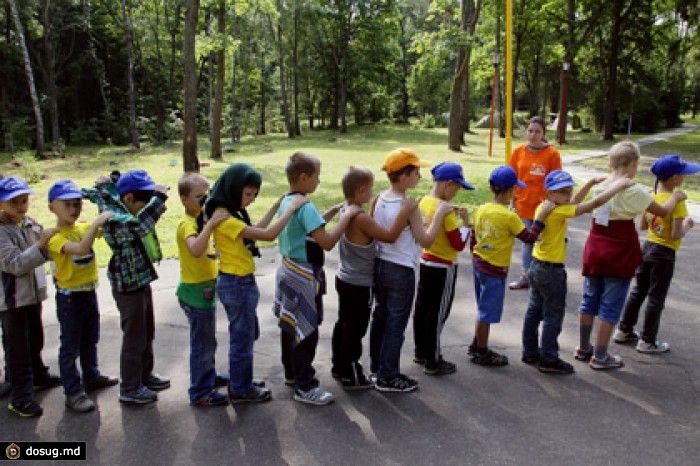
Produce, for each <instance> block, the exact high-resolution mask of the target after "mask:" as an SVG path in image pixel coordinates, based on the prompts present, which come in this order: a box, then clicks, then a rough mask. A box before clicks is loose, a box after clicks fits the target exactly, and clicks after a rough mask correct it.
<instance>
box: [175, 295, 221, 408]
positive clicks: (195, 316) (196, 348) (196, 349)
mask: <svg viewBox="0 0 700 466" xmlns="http://www.w3.org/2000/svg"><path fill="white" fill-rule="evenodd" d="M179 302H180V307H181V308H182V310H183V311H184V313H185V315H186V316H187V321H188V322H189V324H190V388H189V389H188V390H187V393H188V394H189V396H190V402H191V403H197V402H198V401H201V400H202V399H204V398H206V397H207V396H208V395H209V394H210V393H211V392H212V390H214V381H215V379H216V365H215V362H214V358H215V356H216V308H209V309H202V308H197V307H192V306H189V305H187V304H185V303H184V302H183V301H182V300H179Z"/></svg>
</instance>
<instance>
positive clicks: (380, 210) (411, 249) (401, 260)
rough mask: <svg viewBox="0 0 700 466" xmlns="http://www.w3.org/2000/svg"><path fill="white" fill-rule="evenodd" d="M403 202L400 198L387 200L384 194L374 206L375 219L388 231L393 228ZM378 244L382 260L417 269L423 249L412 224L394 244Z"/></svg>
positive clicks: (402, 231) (379, 255)
mask: <svg viewBox="0 0 700 466" xmlns="http://www.w3.org/2000/svg"><path fill="white" fill-rule="evenodd" d="M402 200H403V199H402V198H399V197H389V198H387V197H385V196H384V194H382V195H380V196H379V199H377V203H376V205H375V206H374V219H375V220H376V221H377V223H378V224H380V225H381V226H382V227H384V228H386V229H389V228H391V226H392V225H393V224H394V220H395V219H396V216H397V215H398V214H399V210H400V209H401V201H402ZM378 244H379V252H378V254H377V256H378V257H379V258H380V259H382V260H385V261H389V262H393V263H395V264H398V265H403V266H404V267H411V268H415V266H416V263H417V262H418V256H419V254H420V252H421V248H420V246H419V245H418V243H417V242H416V238H415V237H414V236H413V232H412V231H411V225H410V224H407V225H406V227H404V229H403V230H401V234H400V235H399V237H398V238H397V239H396V241H394V242H393V243H382V242H381V241H379V242H378Z"/></svg>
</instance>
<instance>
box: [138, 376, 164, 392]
mask: <svg viewBox="0 0 700 466" xmlns="http://www.w3.org/2000/svg"><path fill="white" fill-rule="evenodd" d="M143 384H144V385H145V386H146V387H148V388H150V389H151V390H153V391H154V392H159V391H161V390H166V389H168V388H170V379H169V378H167V377H163V376H162V375H160V374H157V373H155V372H154V373H153V374H151V375H150V376H149V377H148V379H146V380H145V381H144V382H143Z"/></svg>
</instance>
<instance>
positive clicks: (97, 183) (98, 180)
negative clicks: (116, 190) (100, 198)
mask: <svg viewBox="0 0 700 466" xmlns="http://www.w3.org/2000/svg"><path fill="white" fill-rule="evenodd" d="M111 182H112V178H110V177H108V176H104V175H99V176H98V177H97V178H95V186H100V185H103V184H107V183H111Z"/></svg>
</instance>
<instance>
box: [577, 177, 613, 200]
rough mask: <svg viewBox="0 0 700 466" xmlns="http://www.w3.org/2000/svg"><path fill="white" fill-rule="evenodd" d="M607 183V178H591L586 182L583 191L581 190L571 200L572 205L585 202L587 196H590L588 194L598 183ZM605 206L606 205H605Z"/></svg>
mask: <svg viewBox="0 0 700 466" xmlns="http://www.w3.org/2000/svg"><path fill="white" fill-rule="evenodd" d="M603 181H605V178H604V177H602V178H591V179H590V180H588V181H587V182H586V184H584V185H583V187H582V188H581V189H579V190H578V191H577V192H576V193H575V194H574V196H573V197H572V198H571V203H572V204H580V203H581V202H583V200H584V199H586V196H588V192H589V191H590V190H591V188H592V187H593V186H595V185H597V184H598V183H602V182H603ZM603 204H605V203H603Z"/></svg>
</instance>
